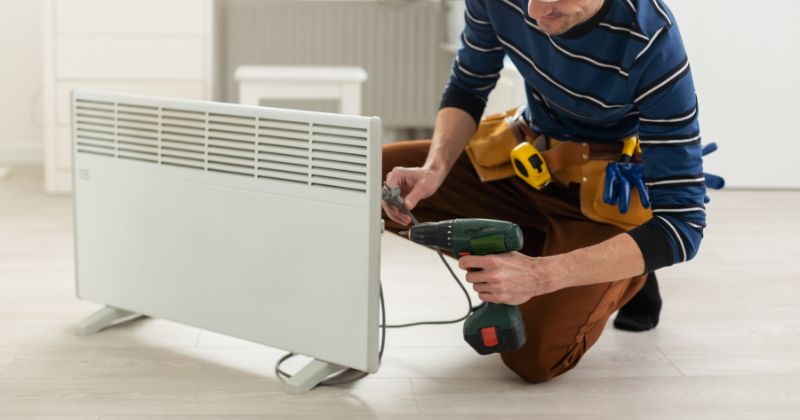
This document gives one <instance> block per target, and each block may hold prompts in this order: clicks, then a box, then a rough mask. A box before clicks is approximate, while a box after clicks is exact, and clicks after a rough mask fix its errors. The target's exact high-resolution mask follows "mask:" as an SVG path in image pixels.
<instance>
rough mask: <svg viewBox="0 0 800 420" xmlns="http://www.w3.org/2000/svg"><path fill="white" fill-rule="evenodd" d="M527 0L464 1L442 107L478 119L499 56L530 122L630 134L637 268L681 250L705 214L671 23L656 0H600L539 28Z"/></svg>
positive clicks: (697, 149)
mask: <svg viewBox="0 0 800 420" xmlns="http://www.w3.org/2000/svg"><path fill="white" fill-rule="evenodd" d="M527 3H528V1H527V0H466V4H467V8H466V13H465V21H466V26H465V29H464V32H463V33H462V36H461V41H462V42H461V48H460V49H459V50H458V54H457V56H456V58H455V59H454V60H453V65H452V73H451V76H450V80H449V82H448V85H447V88H446V89H445V92H444V95H443V98H442V107H443V108H444V107H456V108H460V109H463V110H465V111H466V112H468V113H469V114H470V115H471V116H472V117H473V118H474V119H475V120H476V121H478V120H480V118H481V116H482V114H483V110H484V108H485V105H486V99H487V97H488V95H489V92H490V91H491V90H492V88H494V86H495V84H496V82H497V80H498V78H499V77H500V74H499V72H500V70H501V69H502V67H503V61H504V58H505V57H506V56H508V58H510V60H511V61H512V62H513V63H514V65H515V66H516V67H517V69H518V70H519V72H520V73H521V74H522V76H523V77H524V79H525V82H526V83H525V90H526V94H527V98H528V114H529V115H528V117H529V121H532V125H533V129H534V130H535V131H537V132H539V133H542V134H544V135H547V136H552V137H555V138H559V139H565V140H569V139H575V140H581V141H588V142H597V143H609V142H617V141H620V140H621V139H624V138H626V137H628V136H630V135H633V134H638V135H639V138H640V140H641V145H642V152H643V155H642V160H643V165H644V174H645V181H646V183H647V185H648V189H649V192H650V197H651V200H652V207H653V217H652V219H651V220H650V221H648V222H647V223H645V224H644V225H642V226H639V227H637V228H635V229H633V230H631V231H630V232H629V234H630V235H631V236H632V237H633V238H634V240H635V241H636V243H637V244H638V245H639V248H640V249H641V251H642V255H643V256H644V259H645V267H646V270H647V271H653V270H656V269H658V268H661V267H664V266H668V265H672V264H674V263H679V262H683V261H686V260H689V259H691V258H692V257H693V256H694V255H695V254H696V253H697V250H698V247H699V245H700V241H701V239H702V237H703V228H704V227H705V223H706V216H705V208H704V204H703V199H704V196H705V182H704V178H703V166H702V158H701V146H700V129H699V124H698V120H697V113H698V109H697V97H696V95H695V90H694V85H693V82H692V76H691V71H690V69H689V61H688V59H687V56H686V51H685V49H684V47H683V42H682V40H681V35H680V32H679V31H678V27H677V25H676V23H675V18H674V17H673V15H672V13H671V12H670V10H669V9H668V8H667V6H666V5H665V4H664V3H663V2H662V1H661V0H605V3H604V5H603V6H602V8H601V10H600V11H599V12H598V13H597V14H596V15H595V16H593V17H592V18H591V19H590V20H589V21H587V22H584V23H582V24H580V25H578V26H577V27H575V28H572V29H571V30H570V31H568V32H567V33H565V34H562V35H558V36H555V35H554V36H550V35H547V34H546V33H544V32H543V31H541V30H540V29H539V27H538V26H537V24H536V21H535V20H533V19H532V18H531V17H530V16H528V14H527Z"/></svg>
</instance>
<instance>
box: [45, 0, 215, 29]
mask: <svg viewBox="0 0 800 420" xmlns="http://www.w3.org/2000/svg"><path fill="white" fill-rule="evenodd" d="M209 11H210V5H209V2H208V1H199V0H168V1H164V0H112V1H109V0H56V1H55V18H56V19H55V29H56V33H57V34H58V35H70V34H72V35H75V34H141V35H148V34H171V35H186V34H197V35H199V34H203V33H205V32H206V29H205V28H206V26H207V22H208V21H209V19H210V16H208V13H209Z"/></svg>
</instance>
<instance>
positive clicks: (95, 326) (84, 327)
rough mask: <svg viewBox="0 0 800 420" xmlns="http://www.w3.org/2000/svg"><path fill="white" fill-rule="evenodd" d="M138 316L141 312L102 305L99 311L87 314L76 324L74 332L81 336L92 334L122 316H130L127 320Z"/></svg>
mask: <svg viewBox="0 0 800 420" xmlns="http://www.w3.org/2000/svg"><path fill="white" fill-rule="evenodd" d="M140 316H142V314H137V313H135V312H129V311H125V310H122V309H117V308H112V307H110V306H104V307H103V308H101V309H100V310H99V311H97V312H95V313H93V314H91V315H89V316H88V317H86V318H85V319H84V320H83V321H81V322H80V323H79V324H78V328H77V331H76V334H78V335H81V336H85V335H92V334H94V333H96V332H98V331H100V330H102V329H103V328H106V327H108V326H110V325H111V324H113V323H115V322H117V321H119V320H121V319H123V318H128V317H130V319H128V320H127V321H130V320H133V319H136V318H139V317H140Z"/></svg>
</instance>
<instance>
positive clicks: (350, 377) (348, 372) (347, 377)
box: [275, 195, 486, 386]
mask: <svg viewBox="0 0 800 420" xmlns="http://www.w3.org/2000/svg"><path fill="white" fill-rule="evenodd" d="M383 198H384V200H385V201H389V202H391V203H392V204H394V205H395V206H397V207H398V208H399V209H400V210H401V211H403V212H404V213H405V214H407V215H409V216H410V217H411V225H412V226H413V225H417V224H419V222H418V221H417V218H416V217H414V215H413V214H411V212H410V211H408V210H406V209H405V206H404V205H403V201H402V200H400V201H399V203H398V201H392V200H391V198H392V197H387V196H385V195H384V197H383ZM395 199H396V197H395ZM398 204H399V205H398ZM434 249H435V250H436V252H437V253H438V254H439V258H440V259H441V260H442V263H444V266H445V267H447V271H449V272H450V275H451V276H452V277H453V280H455V282H456V284H457V285H458V287H459V288H461V291H462V292H464V297H466V298H467V313H466V314H465V315H464V316H462V317H460V318H457V319H453V320H449V321H418V322H410V323H407V324H387V323H386V300H385V299H384V297H383V285H382V284H381V282H380V281H379V282H378V283H379V285H380V288H379V296H380V306H381V323H380V324H379V326H380V329H381V345H380V349H379V350H378V361H379V363H380V361H381V360H382V359H383V350H384V348H385V347H386V330H387V329H388V328H407V327H416V326H419V325H447V324H455V323H457V322H461V321H463V320H465V319H467V317H469V316H470V315H472V313H473V312H475V311H476V310H478V309H479V308H481V307H482V306H483V305H485V304H486V302H483V303H481V304H480V305H478V306H472V298H471V297H470V295H469V292H468V291H467V289H466V288H465V287H464V285H463V284H462V283H461V280H460V279H459V278H458V276H457V275H456V273H455V271H453V268H452V267H450V264H449V263H448V262H447V260H446V259H445V257H444V254H443V253H442V250H441V249H438V248H434ZM296 355H297V354H296V353H287V354H286V355H284V356H283V357H281V358H280V359H278V361H277V362H276V363H275V376H276V377H277V378H278V380H280V381H281V382H286V379H288V378H291V377H292V375H290V374H289V373H287V372H285V371H283V370H281V364H283V362H285V361H286V360H288V359H290V358H292V357H294V356H296ZM367 375H369V373H367V372H363V371H360V370H356V369H350V368H347V369H345V370H343V371H341V372H338V373H335V374H333V375H331V376H329V377H328V378H327V379H325V380H324V381H322V382H320V385H325V386H333V385H342V384H347V383H351V382H355V381H357V380H359V379H362V378H364V377H366V376H367Z"/></svg>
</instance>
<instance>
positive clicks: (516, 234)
mask: <svg viewBox="0 0 800 420" xmlns="http://www.w3.org/2000/svg"><path fill="white" fill-rule="evenodd" d="M408 236H409V238H410V239H411V240H412V241H414V242H416V243H418V244H421V245H427V246H433V247H437V248H439V249H442V250H445V251H450V252H452V254H453V256H455V257H462V256H464V255H470V254H472V255H488V254H501V253H505V252H511V251H517V250H519V249H521V248H522V231H521V230H520V228H519V226H517V225H516V224H514V223H511V222H504V221H500V220H491V219H453V220H445V221H442V222H432V223H420V224H417V225H414V226H412V227H411V230H410V231H409V235H408ZM464 340H466V341H467V343H469V345H470V346H472V348H474V349H475V350H476V351H477V352H478V353H480V354H491V353H501V352H506V351H513V350H519V349H520V348H521V347H522V346H523V345H524V344H525V340H526V335H525V323H524V322H523V321H522V314H520V312H519V308H517V307H516V306H511V305H503V304H497V303H488V302H487V303H486V304H485V305H483V306H482V307H480V308H479V309H477V310H476V311H475V312H473V313H472V315H470V316H469V317H468V318H467V319H466V320H465V321H464Z"/></svg>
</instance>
